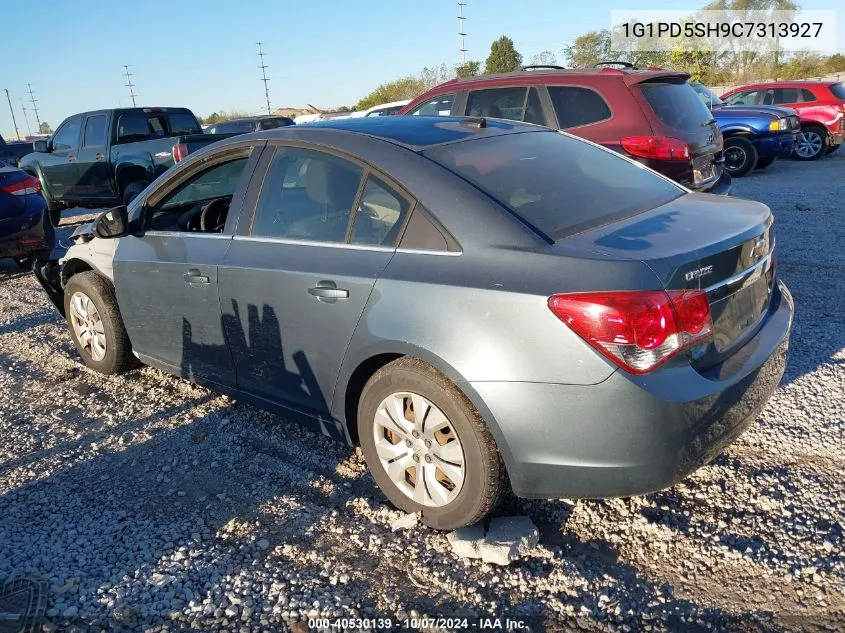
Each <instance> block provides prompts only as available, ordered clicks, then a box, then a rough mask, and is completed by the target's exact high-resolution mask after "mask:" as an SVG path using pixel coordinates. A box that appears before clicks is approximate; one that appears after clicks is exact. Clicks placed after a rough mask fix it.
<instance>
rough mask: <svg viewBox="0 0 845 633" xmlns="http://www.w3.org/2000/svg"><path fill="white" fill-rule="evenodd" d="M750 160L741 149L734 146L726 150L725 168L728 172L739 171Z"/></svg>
mask: <svg viewBox="0 0 845 633" xmlns="http://www.w3.org/2000/svg"><path fill="white" fill-rule="evenodd" d="M746 160H748V155H747V154H746V153H745V150H744V149H742V148H741V147H737V146H733V147H726V148H725V167H726V168H727V169H728V171H731V172H733V171H737V170H739V169H740V168H741V167H742V166H743V165H744V164H745V161H746Z"/></svg>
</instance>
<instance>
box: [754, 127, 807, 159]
mask: <svg viewBox="0 0 845 633" xmlns="http://www.w3.org/2000/svg"><path fill="white" fill-rule="evenodd" d="M799 135H800V132H799V131H798V130H795V131H793V132H788V133H781V134H766V135H765V136H759V137H757V138H755V139H754V147H755V148H756V150H757V153H758V154H759V155H760V156H775V157H776V158H786V157H787V156H789V155H790V154H792V150H794V149H795V145H796V144H797V143H798V138H799Z"/></svg>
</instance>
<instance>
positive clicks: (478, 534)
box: [446, 523, 484, 558]
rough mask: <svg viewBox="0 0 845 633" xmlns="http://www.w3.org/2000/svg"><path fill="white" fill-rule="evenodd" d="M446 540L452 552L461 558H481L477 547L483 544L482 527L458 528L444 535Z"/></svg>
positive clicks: (475, 524) (475, 525)
mask: <svg viewBox="0 0 845 633" xmlns="http://www.w3.org/2000/svg"><path fill="white" fill-rule="evenodd" d="M446 540H448V541H449V544H450V545H451V546H452V551H453V552H455V554H457V555H458V556H461V557H462V558H481V552H480V551H479V547H480V545H481V543H483V542H484V525H483V524H481V523H474V524H473V525H470V526H467V527H463V528H458V529H457V530H455V531H454V532H449V533H448V534H447V535H446Z"/></svg>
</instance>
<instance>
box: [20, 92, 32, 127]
mask: <svg viewBox="0 0 845 633" xmlns="http://www.w3.org/2000/svg"><path fill="white" fill-rule="evenodd" d="M21 110H23V120H24V121H26V133H27V134H29V135H30V136H32V128H31V127H29V117H28V116H26V106H25V105H24V104H23V97H21Z"/></svg>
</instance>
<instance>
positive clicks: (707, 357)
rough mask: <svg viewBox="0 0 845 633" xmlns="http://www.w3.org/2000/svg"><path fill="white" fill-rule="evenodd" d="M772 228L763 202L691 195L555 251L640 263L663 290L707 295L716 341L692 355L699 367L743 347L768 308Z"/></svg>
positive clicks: (590, 232) (573, 240) (569, 240)
mask: <svg viewBox="0 0 845 633" xmlns="http://www.w3.org/2000/svg"><path fill="white" fill-rule="evenodd" d="M771 225H772V214H771V212H770V211H769V209H768V207H766V206H765V205H763V204H759V203H756V202H750V201H745V200H737V199H734V198H724V197H721V196H720V197H716V196H710V195H707V194H688V195H685V196H681V197H679V198H676V199H674V200H672V201H670V202H669V203H667V204H665V205H662V206H660V207H657V208H655V209H652V210H650V211H646V212H644V213H641V214H638V215H636V216H633V217H631V218H628V219H626V220H622V221H620V222H615V223H613V224H607V225H605V226H601V227H597V228H594V229H590V230H587V231H585V232H582V233H579V234H577V235H573V236H571V237H569V238H565V239H564V240H562V241H560V242H559V243H558V244H557V245H556V246H555V248H556V249H559V250H560V251H561V252H566V251H569V250H576V251H582V252H583V251H589V252H590V253H591V254H594V255H595V254H599V255H601V256H603V257H608V258H610V259H636V260H640V261H642V262H643V263H644V264H646V265H647V266H648V267H649V268H650V269H651V270H652V271H653V272H654V274H655V275H656V276H657V278H658V280H659V282H660V284H661V285H662V286H663V288H664V289H665V290H704V291H706V292H707V297H708V299H709V302H710V310H711V314H712V318H713V331H714V336H713V339H712V341H711V342H710V343H709V344H708V345H706V346H703V347H700V348H697V349H696V350H695V352H694V364H695V365H696V367H698V368H701V369H705V368H707V367H710V366H712V365H714V364H716V363H718V362H721V361H722V360H724V359H725V358H727V357H728V356H730V355H731V354H732V353H733V352H734V351H735V350H736V349H738V348H739V347H740V346H741V345H742V344H743V343H745V342H746V341H747V340H748V338H750V337H751V336H752V335H753V333H754V331H755V330H756V328H755V326H756V325H757V324H758V323H759V321H760V320H761V319H762V317H763V315H764V314H765V312H766V311H767V308H768V306H769V301H770V299H771V294H772V290H773V287H774V264H773V260H772V249H773V246H774V237H773V235H772V232H771Z"/></svg>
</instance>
